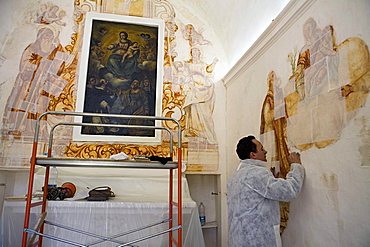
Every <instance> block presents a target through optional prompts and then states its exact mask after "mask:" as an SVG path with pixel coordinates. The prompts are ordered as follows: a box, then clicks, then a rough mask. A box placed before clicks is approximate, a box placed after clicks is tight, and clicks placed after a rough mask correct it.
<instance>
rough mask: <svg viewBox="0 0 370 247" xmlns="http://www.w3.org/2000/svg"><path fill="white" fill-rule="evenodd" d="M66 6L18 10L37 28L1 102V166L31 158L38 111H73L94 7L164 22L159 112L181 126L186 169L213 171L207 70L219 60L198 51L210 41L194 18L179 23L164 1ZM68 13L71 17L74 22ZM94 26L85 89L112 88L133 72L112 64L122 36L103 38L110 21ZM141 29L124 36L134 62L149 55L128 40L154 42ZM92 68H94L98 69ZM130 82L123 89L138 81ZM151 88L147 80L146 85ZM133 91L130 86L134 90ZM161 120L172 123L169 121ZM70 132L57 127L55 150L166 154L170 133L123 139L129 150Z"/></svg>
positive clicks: (211, 101) (104, 1)
mask: <svg viewBox="0 0 370 247" xmlns="http://www.w3.org/2000/svg"><path fill="white" fill-rule="evenodd" d="M71 5H73V8H72V13H70V12H71V9H69V10H68V9H64V8H63V7H61V5H59V4H58V3H57V2H52V1H49V2H42V3H41V4H40V5H37V6H33V7H32V8H30V9H28V10H24V11H25V12H24V15H25V19H27V25H28V26H32V27H35V28H37V30H38V31H37V33H35V36H34V41H33V42H32V43H30V44H28V45H27V46H26V47H24V51H23V55H22V58H21V59H20V61H19V71H18V72H17V75H16V76H14V82H13V84H12V86H11V87H12V91H11V93H10V95H9V96H8V99H7V100H6V106H5V109H4V114H3V117H2V132H1V133H2V135H1V139H2V146H1V153H0V156H2V157H3V158H4V159H2V160H3V163H2V165H14V166H23V165H28V164H29V155H30V154H29V151H28V150H29V149H28V148H27V145H30V144H31V143H32V141H33V132H34V127H35V120H36V119H37V117H38V116H39V115H40V114H41V113H42V112H45V111H53V110H58V111H73V110H75V102H76V78H77V77H78V76H77V75H78V51H79V49H80V47H81V41H82V33H83V32H82V30H83V26H84V18H85V13H86V12H89V11H96V12H103V13H114V14H124V15H135V16H143V17H155V18H161V19H163V20H164V21H165V25H166V28H165V40H164V82H163V98H162V113H163V114H162V115H163V116H166V117H173V118H176V119H178V120H179V121H180V123H181V126H182V128H183V143H184V153H183V157H184V158H185V159H187V160H188V165H189V167H190V169H193V170H197V171H199V170H205V169H208V170H216V169H217V166H218V145H217V139H216V135H215V132H214V124H213V118H212V114H213V108H214V100H215V97H214V94H215V92H214V80H213V71H214V69H215V65H216V63H217V61H218V59H217V58H214V59H213V61H211V62H209V60H208V59H206V58H205V57H206V55H207V54H205V52H204V51H203V47H206V46H211V45H212V43H211V42H210V41H209V40H207V39H206V37H204V36H203V33H202V32H201V31H199V30H197V28H196V25H195V24H192V23H186V24H184V23H182V22H181V23H180V22H179V20H177V19H176V18H175V16H176V13H175V9H174V8H173V6H172V5H171V4H170V3H169V2H168V1H150V0H140V1H125V2H122V1H116V0H109V1H108V0H100V1H89V0H84V1H74V2H71ZM68 18H72V19H73V20H72V22H71V20H70V19H68ZM71 23H72V24H71ZM98 24H99V23H98ZM100 24H103V23H100ZM68 25H73V27H72V29H73V33H72V35H71V37H70V42H69V43H67V44H62V43H61V42H60V35H61V33H62V31H63V30H64V29H65V28H68ZM96 26H97V29H96V30H94V40H93V42H96V43H94V44H93V46H92V48H93V50H92V54H93V55H94V56H96V58H98V59H91V60H90V63H91V68H92V70H91V71H89V75H90V78H89V79H91V80H89V81H87V82H86V83H90V84H91V85H90V84H89V88H90V87H91V88H93V89H97V90H98V89H101V88H103V87H104V88H114V86H116V84H117V82H118V83H120V85H121V84H122V83H123V84H125V83H124V82H122V81H121V80H122V78H126V77H133V74H129V75H127V74H124V75H121V74H120V73H121V69H122V68H118V67H117V66H116V63H115V61H116V60H115V57H117V56H115V55H114V52H115V50H116V49H115V46H117V42H116V41H117V38H120V39H121V37H118V36H117V37H114V38H115V40H113V39H110V41H108V39H107V37H108V36H109V37H112V38H113V36H110V35H107V33H106V31H107V30H109V28H110V27H104V25H96ZM98 26H99V27H100V28H99V27H98ZM179 27H180V28H179ZM142 33H143V35H140V34H139V36H137V35H136V34H134V36H132V35H131V34H129V35H130V36H129V37H127V39H130V40H131V41H132V49H131V53H132V54H131V55H127V57H126V58H125V59H127V61H128V60H131V61H133V60H134V59H132V58H133V57H136V58H137V57H138V59H139V60H140V59H141V58H143V56H147V57H148V56H150V55H151V54H150V49H149V48H148V49H147V51H148V53H145V52H141V53H140V54H139V53H137V52H136V51H135V49H134V48H135V47H134V45H133V44H134V43H135V42H134V41H136V42H138V45H139V46H145V45H147V46H148V47H149V46H152V45H153V44H151V38H152V37H147V36H146V35H145V33H146V32H142ZM13 35H19V34H13ZM122 35H124V34H122ZM134 37H135V40H134ZM99 39H100V40H99ZM178 39H181V40H182V41H184V42H185V44H186V47H180V49H179V47H177V44H176V43H177V42H176V41H177V40H178ZM105 42H108V43H109V44H108V43H105ZM102 48H106V49H102ZM110 48H111V49H110ZM179 54H180V55H182V56H181V57H185V56H186V57H188V58H187V59H178V58H177V57H178V55H179ZM184 55H185V56H184ZM6 59H9V58H5V62H6ZM205 60H207V61H205ZM211 60H212V58H211ZM101 61H103V63H104V66H105V67H106V68H107V71H108V72H110V73H105V74H103V72H104V71H100V70H99V68H100V67H101V64H99V63H100V62H101ZM127 64H129V63H127ZM146 66H149V67H150V66H151V65H150V63H147V64H146ZM93 68H97V70H94V69H93ZM117 68H118V70H117ZM76 76H77V77H76ZM146 77H152V75H151V74H149V75H147V76H146ZM146 77H145V76H142V77H140V79H139V84H140V85H144V84H145V83H147V82H146V81H145V79H146ZM102 79H104V80H102ZM103 84H104V86H103ZM126 84H127V83H126ZM126 84H125V85H126ZM133 84H134V83H133ZM136 84H137V83H136ZM136 84H134V85H130V88H128V87H127V88H125V89H127V90H129V89H132V87H137V85H136ZM149 84H150V82H149ZM151 86H152V85H148V89H150V88H149V87H151ZM132 90H136V88H134V89H132ZM135 92H136V91H135ZM112 93H113V96H114V97H113V98H115V99H116V100H118V99H120V100H124V99H125V97H124V96H123V95H118V94H119V93H117V95H115V92H112ZM90 98H91V97H90ZM149 100H150V102H149ZM153 100H154V99H148V104H147V105H148V106H149V107H147V108H145V109H147V110H149V111H150V104H151V102H152V101H153ZM115 103H116V102H112V104H111V109H114V107H115ZM118 103H119V102H118V101H117V104H118ZM117 104H116V105H117ZM99 106H100V104H99ZM103 106H104V105H103ZM116 108H117V107H116ZM143 109H144V108H143ZM44 120H46V119H44ZM53 120H54V119H53V117H48V119H47V121H42V127H41V139H43V138H44V137H45V136H46V134H47V133H48V124H47V123H50V122H52V121H53ZM67 120H68V119H67ZM164 124H165V125H167V126H168V127H170V128H174V126H172V125H171V123H164ZM86 131H87V130H86ZM94 131H98V130H94ZM71 136H72V132H71V131H68V130H63V133H61V134H60V139H58V143H57V144H56V145H54V146H55V147H56V149H58V153H59V154H60V155H67V156H76V157H107V156H109V155H111V154H115V153H119V152H121V151H123V149H125V150H126V151H128V152H129V155H137V154H142V155H152V154H156V155H167V154H168V152H169V142H168V140H169V139H168V136H166V135H164V136H163V137H162V140H163V142H162V145H159V146H137V145H131V144H129V145H127V148H124V147H126V146H125V145H121V144H120V145H118V144H117V145H113V146H112V145H96V144H87V143H83V144H81V143H73V142H71ZM58 138H59V137H58ZM175 141H176V140H175ZM66 143H67V145H66ZM45 148H46V145H45ZM20 149H21V150H24V151H22V154H19V155H14V152H15V150H20ZM204 157H207V158H206V159H205V158H204Z"/></svg>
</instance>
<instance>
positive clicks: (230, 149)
mask: <svg viewBox="0 0 370 247" xmlns="http://www.w3.org/2000/svg"><path fill="white" fill-rule="evenodd" d="M290 4H291V6H290V10H289V11H288V12H286V13H282V15H280V19H279V20H278V23H275V24H274V25H275V26H274V27H273V26H270V29H269V30H267V32H265V33H264V36H263V37H261V39H260V40H258V41H257V43H256V44H255V45H254V47H252V48H251V49H250V50H249V51H248V52H247V53H246V54H245V56H244V57H243V58H242V60H241V61H240V63H239V64H237V65H236V66H235V67H234V68H233V69H232V71H230V73H229V74H228V75H227V76H226V77H225V79H224V81H225V85H226V119H227V121H226V127H227V134H226V136H227V141H226V142H227V148H226V150H225V156H226V157H227V158H226V159H227V161H226V162H227V165H228V168H227V175H228V177H230V176H231V175H232V173H233V172H234V170H235V169H236V167H237V165H238V162H239V161H238V158H237V156H236V154H235V145H236V143H237V141H238V140H239V139H240V138H241V137H242V136H245V135H248V134H253V135H255V136H256V137H258V136H259V127H260V118H261V109H262V103H263V100H264V97H265V95H266V93H267V81H266V79H267V75H268V73H269V72H270V71H271V70H274V71H275V72H276V74H277V76H278V77H280V78H281V79H282V80H283V81H286V80H287V79H288V77H289V74H290V73H289V72H290V71H289V69H290V67H289V63H288V61H287V55H288V53H289V52H291V51H293V48H294V47H297V48H298V50H299V49H300V48H301V47H303V45H304V41H303V35H302V26H303V23H304V22H305V20H307V19H308V18H309V17H313V18H314V19H315V20H316V21H317V23H318V26H320V27H321V28H323V27H324V26H326V25H333V27H334V30H335V36H336V42H337V43H340V42H342V41H343V40H344V39H346V38H349V37H354V36H357V37H360V38H361V39H363V40H364V41H365V42H366V43H367V45H370V30H369V28H368V24H369V23H370V2H369V1H367V0H355V1H345V0H340V1H337V0H325V1H292V2H291V3H290ZM369 101H370V97H368V99H367V104H366V105H365V107H363V108H362V109H360V111H359V112H358V114H357V115H356V117H355V118H354V119H352V120H351V121H350V122H349V123H347V125H346V127H345V128H344V129H343V131H342V133H341V137H340V139H339V140H338V141H337V142H336V143H335V144H332V145H330V146H328V147H326V148H323V149H317V148H311V149H309V150H307V151H304V152H302V161H303V165H304V166H305V168H306V179H305V183H304V186H303V190H302V193H301V194H300V196H299V197H298V198H297V199H296V200H294V201H293V202H292V203H291V208H290V214H289V217H290V219H289V222H288V227H287V229H286V230H285V232H284V234H283V246H285V247H296V246H302V247H305V246H307V247H320V246H329V247H331V246H333V247H337V246H342V247H345V246H359V247H360V246H361V247H365V246H369V245H370V224H369V222H370V167H369V166H370V157H369V151H365V152H364V151H363V150H364V147H366V145H368V142H369V138H370V132H369V126H370V102H369ZM302 128H304V126H302ZM360 151H361V153H360Z"/></svg>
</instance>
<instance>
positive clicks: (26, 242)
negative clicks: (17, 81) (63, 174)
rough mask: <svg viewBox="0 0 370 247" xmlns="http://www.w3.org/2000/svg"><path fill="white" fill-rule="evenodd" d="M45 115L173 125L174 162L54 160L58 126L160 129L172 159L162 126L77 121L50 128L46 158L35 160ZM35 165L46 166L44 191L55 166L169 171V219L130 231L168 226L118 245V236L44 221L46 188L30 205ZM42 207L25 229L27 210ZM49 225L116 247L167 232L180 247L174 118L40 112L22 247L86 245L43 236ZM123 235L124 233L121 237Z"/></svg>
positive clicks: (179, 153)
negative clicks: (45, 242)
mask: <svg viewBox="0 0 370 247" xmlns="http://www.w3.org/2000/svg"><path fill="white" fill-rule="evenodd" d="M47 115H59V116H73V117H85V116H88V117H110V118H121V119H143V120H154V121H171V122H174V123H175V124H176V125H177V130H176V131H177V138H178V139H177V140H178V142H177V162H168V163H166V164H165V165H163V164H162V163H160V162H158V161H132V160H130V161H128V160H111V159H76V158H73V159H71V158H55V157H53V156H52V150H53V149H52V148H53V140H54V131H55V129H56V127H58V126H62V125H64V126H81V127H83V126H95V127H96V126H101V127H115V128H138V129H153V130H157V129H159V130H161V131H167V132H168V133H169V136H170V155H171V157H172V158H174V153H175V152H174V148H173V143H174V141H173V136H172V135H173V133H172V132H171V129H169V128H167V127H162V126H155V125H154V126H145V125H144V126H143V125H122V124H95V123H83V122H82V121H81V122H75V121H74V122H59V123H56V124H54V125H53V126H52V128H51V130H50V134H49V138H48V149H47V157H38V156H37V155H38V146H39V145H38V144H39V143H38V140H39V132H40V122H41V120H42V119H44V118H46V117H47ZM36 165H38V166H44V167H46V170H45V178H44V188H47V186H48V182H49V175H50V174H49V173H50V166H56V167H58V166H59V167H99V168H107V167H109V168H139V169H168V170H169V191H168V203H169V205H168V206H169V218H168V220H165V221H162V222H158V223H153V224H151V225H148V226H145V227H142V228H139V229H135V230H131V231H130V232H133V231H139V230H142V229H144V228H146V227H152V226H154V225H157V224H162V223H168V229H167V230H164V231H162V232H159V233H155V234H152V235H150V236H146V237H143V238H140V239H136V240H134V241H130V242H128V243H120V242H119V241H116V240H115V238H117V237H119V236H118V235H120V236H122V234H116V235H114V236H98V235H96V234H92V233H87V232H85V231H81V230H78V229H72V228H70V227H67V226H61V225H59V224H56V223H52V222H49V221H47V220H45V218H46V215H47V212H46V209H47V189H44V192H43V198H42V201H37V202H32V191H33V184H34V175H35V174H34V173H35V168H36ZM174 169H177V198H178V199H177V202H175V201H174V196H173V193H174V188H173V176H174V174H173V171H174ZM38 206H42V209H41V217H40V219H39V221H38V222H37V224H36V227H35V229H31V228H29V224H30V214H31V208H33V207H38ZM174 207H177V214H178V217H177V224H174V219H173V211H174ZM45 224H50V225H54V226H56V227H61V228H65V229H68V230H71V231H76V232H80V233H81V234H92V235H95V237H97V238H99V239H100V240H99V241H101V242H104V241H110V242H116V243H118V244H119V245H118V246H132V244H134V243H136V242H140V241H143V240H146V239H149V238H152V237H156V236H159V235H162V234H166V233H168V238H169V241H168V244H169V247H172V246H173V245H175V246H179V247H182V147H181V125H180V123H179V121H178V120H176V119H174V118H168V117H157V116H136V115H119V114H103V113H84V112H58V111H50V112H44V113H42V114H41V115H40V116H39V117H38V118H37V121H36V126H35V134H34V140H33V146H32V155H31V161H30V172H29V180H28V189H27V198H26V208H25V216H24V228H23V236H22V247H28V246H35V245H36V244H37V245H38V246H39V247H41V246H42V240H43V238H44V237H45V238H49V239H53V240H56V241H62V242H65V243H68V244H70V245H74V246H87V245H83V244H79V243H75V242H72V241H69V240H66V239H60V238H58V237H55V236H50V235H47V234H44V225H45ZM174 231H177V239H176V238H174V237H173V232H174ZM28 233H32V234H33V235H32V236H31V237H30V238H28ZM123 235H124V234H123ZM36 236H38V241H37V242H35V243H34V242H33V241H34V238H36Z"/></svg>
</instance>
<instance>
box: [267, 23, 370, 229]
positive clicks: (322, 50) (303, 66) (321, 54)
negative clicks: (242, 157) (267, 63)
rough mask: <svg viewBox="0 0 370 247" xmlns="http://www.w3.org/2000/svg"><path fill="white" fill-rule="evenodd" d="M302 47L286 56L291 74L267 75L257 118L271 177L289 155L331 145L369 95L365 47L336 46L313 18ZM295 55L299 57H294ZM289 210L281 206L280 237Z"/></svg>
mask: <svg viewBox="0 0 370 247" xmlns="http://www.w3.org/2000/svg"><path fill="white" fill-rule="evenodd" d="M303 36H304V39H305V44H304V46H303V47H302V49H301V50H300V52H299V53H298V52H297V49H295V50H294V52H292V53H290V54H289V55H288V60H289V63H290V66H291V71H292V74H291V76H290V77H289V81H288V82H285V83H283V82H282V80H281V79H280V78H279V77H278V76H277V75H276V74H275V72H274V71H271V72H270V73H269V75H268V78H267V84H268V92H267V95H266V97H265V101H264V103H263V107H262V112H261V126H260V134H261V140H262V142H263V144H264V145H265V147H266V149H267V150H269V151H270V152H269V153H268V157H267V158H268V161H269V162H270V164H271V167H272V170H274V172H275V175H277V176H279V177H282V178H285V176H286V174H287V173H288V172H289V169H290V167H289V163H288V161H287V156H288V153H289V152H292V151H295V150H300V151H304V150H307V149H309V148H311V147H316V148H325V147H327V146H329V145H331V144H333V143H335V142H336V141H337V140H338V139H339V137H340V134H341V131H342V130H343V128H344V127H345V126H346V124H347V123H348V121H350V120H351V119H352V118H353V117H354V116H355V115H356V113H357V110H358V109H360V108H361V107H363V106H364V104H365V103H366V101H367V96H368V93H369V90H370V56H369V49H368V46H367V45H366V44H365V42H364V41H363V40H361V39H360V38H358V37H350V38H348V39H346V40H344V41H343V42H341V43H338V44H337V43H336V41H335V37H334V28H333V27H332V26H326V27H324V28H322V29H321V28H320V27H319V26H317V23H316V21H315V20H314V19H313V18H309V19H308V20H307V21H306V22H305V23H304V25H303ZM297 53H298V54H297ZM288 212H289V204H287V203H283V204H281V231H283V230H284V229H285V227H286V224H287V221H288Z"/></svg>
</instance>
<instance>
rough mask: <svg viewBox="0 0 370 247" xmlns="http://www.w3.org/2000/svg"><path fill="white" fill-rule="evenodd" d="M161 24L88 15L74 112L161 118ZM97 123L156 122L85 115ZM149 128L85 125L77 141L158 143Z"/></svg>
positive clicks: (77, 131)
mask: <svg viewBox="0 0 370 247" xmlns="http://www.w3.org/2000/svg"><path fill="white" fill-rule="evenodd" d="M163 41H164V24H163V21H162V20H160V19H148V18H142V17H132V16H120V15H112V14H101V13H88V14H87V16H86V21H85V27H84V37H83V44H82V54H81V59H80V60H79V78H78V85H77V104H76V111H78V112H85V113H87V112H88V113H104V114H115V115H117V114H118V115H129V116H131V115H133V116H161V115H162V114H161V113H162V91H163V90H162V84H163V82H162V80H163V79H162V78H163V76H162V74H163V73H162V70H163ZM76 121H78V122H83V123H95V124H108V125H112V124H119V125H140V126H160V125H161V123H160V121H153V120H149V119H138V118H136V119H135V118H126V119H123V118H113V117H106V116H104V117H102V116H97V117H83V118H77V119H76ZM160 136H161V132H160V131H158V130H154V129H153V128H151V129H150V128H141V129H140V128H116V127H111V126H108V127H107V126H98V127H95V126H93V127H92V126H83V127H77V128H75V129H74V140H75V141H90V140H91V141H94V140H95V141H96V140H99V141H104V140H109V141H124V142H130V143H142V142H159V141H160Z"/></svg>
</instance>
